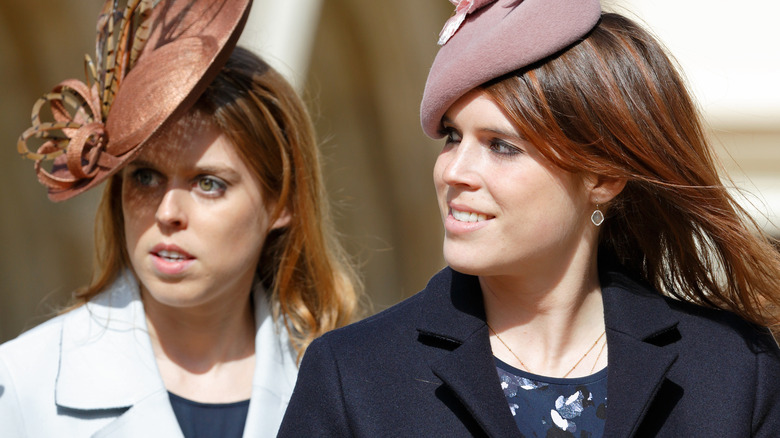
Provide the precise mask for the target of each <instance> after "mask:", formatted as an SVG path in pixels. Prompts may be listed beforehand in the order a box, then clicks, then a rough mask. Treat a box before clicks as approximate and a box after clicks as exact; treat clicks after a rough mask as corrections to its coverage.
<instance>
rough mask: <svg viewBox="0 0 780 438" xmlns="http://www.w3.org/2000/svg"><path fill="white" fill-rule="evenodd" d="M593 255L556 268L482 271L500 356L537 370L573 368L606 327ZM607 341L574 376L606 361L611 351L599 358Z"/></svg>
mask: <svg viewBox="0 0 780 438" xmlns="http://www.w3.org/2000/svg"><path fill="white" fill-rule="evenodd" d="M588 260H589V261H588V262H587V263H581V264H580V265H579V266H563V267H559V268H558V269H557V270H555V271H546V272H545V271H544V270H539V269H533V270H532V274H531V275H527V276H523V275H518V276H512V277H480V285H481V287H482V290H483V297H484V298H483V299H484V302H485V312H486V316H487V320H488V323H489V324H490V326H491V327H492V329H493V330H495V332H496V333H497V335H495V334H493V335H492V336H491V345H492V347H493V351H494V354H495V355H496V356H497V357H499V358H500V359H502V360H503V361H505V362H507V363H510V364H513V365H515V366H517V367H518V368H523V369H525V370H526V371H530V372H532V373H534V374H541V375H547V376H557V377H560V376H563V375H565V374H566V373H567V372H569V370H570V369H571V368H572V366H573V365H575V363H577V362H578V361H579V359H580V358H582V356H583V354H585V353H586V352H587V351H588V349H589V348H590V347H591V346H592V345H593V344H594V342H595V341H596V339H598V337H599V336H600V335H601V334H602V333H603V332H604V309H603V303H602V299H601V288H600V286H599V282H598V272H597V268H596V262H595V257H593V258H590V259H588ZM590 260H592V261H590ZM498 337H500V341H499V338H498ZM501 341H503V342H501ZM603 342H606V341H605V339H603V338H602V339H601V340H600V341H599V343H598V344H599V345H596V347H595V348H594V349H593V350H591V351H590V352H589V353H587V355H586V357H585V359H583V360H582V362H581V365H578V366H577V367H576V368H577V369H575V370H574V371H573V372H572V373H570V375H569V377H574V376H581V375H587V374H589V372H590V370H591V369H600V368H601V367H602V366H604V365H606V356H604V357H603V359H600V360H596V356H597V355H598V353H599V350H600V348H601V344H602V343H603ZM503 344H506V346H504V345H503ZM509 349H511V350H512V351H511V352H510V351H509ZM513 353H514V354H513ZM515 356H517V357H515ZM518 358H519V360H518ZM586 359H587V360H586ZM520 361H521V363H519V362H520ZM592 365H596V366H598V368H596V367H592Z"/></svg>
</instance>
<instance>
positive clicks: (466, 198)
mask: <svg viewBox="0 0 780 438" xmlns="http://www.w3.org/2000/svg"><path fill="white" fill-rule="evenodd" d="M443 126H444V128H445V130H446V131H447V143H446V144H445V146H444V148H443V149H442V151H441V153H440V154H439V157H438V159H437V160H436V165H435V166H434V171H433V179H434V184H435V186H436V194H437V197H438V201H439V208H440V210H441V214H442V217H443V220H444V230H445V236H444V258H445V260H446V261H447V263H448V264H449V265H450V266H452V267H453V268H454V269H456V270H458V271H461V272H464V273H468V274H472V275H480V276H494V275H518V274H521V273H524V272H525V273H531V274H534V273H539V274H541V273H542V272H543V271H542V270H549V269H550V268H551V267H552V266H555V264H558V265H561V266H562V265H565V264H566V263H568V262H569V261H571V260H572V258H573V257H574V256H575V254H576V253H577V252H578V251H583V250H584V246H583V244H584V241H585V239H586V238H591V239H592V238H593V236H594V235H595V234H594V230H592V229H591V230H587V228H586V227H587V226H590V227H593V225H592V224H591V223H590V220H589V217H590V214H591V213H592V210H593V205H592V204H591V203H590V202H589V200H588V195H587V191H586V189H585V184H584V182H583V179H582V178H580V177H577V176H575V175H573V174H571V173H568V172H565V171H563V170H561V169H560V168H557V167H555V166H553V165H552V164H551V163H550V162H549V161H548V160H546V159H545V158H544V157H543V156H542V155H541V154H540V153H539V151H538V150H537V149H536V148H535V147H534V146H533V145H532V144H530V143H529V142H527V141H525V140H524V139H523V138H522V137H521V135H520V133H519V131H518V130H517V129H516V127H515V126H514V125H513V124H512V122H510V120H509V119H508V118H507V117H506V116H505V115H504V113H503V111H502V110H501V109H500V107H498V106H497V105H496V104H495V103H494V102H493V101H492V100H491V99H489V98H488V97H487V95H486V94H484V92H482V91H479V90H475V91H472V92H470V93H469V94H466V95H465V96H463V97H462V98H461V99H460V100H458V101H457V102H456V103H455V104H454V105H453V106H452V107H450V109H449V110H448V111H447V113H446V114H445V115H444V118H443ZM591 243H592V242H591Z"/></svg>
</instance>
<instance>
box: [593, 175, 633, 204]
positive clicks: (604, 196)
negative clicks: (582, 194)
mask: <svg viewBox="0 0 780 438" xmlns="http://www.w3.org/2000/svg"><path fill="white" fill-rule="evenodd" d="M626 181H627V180H626V178H613V177H609V176H603V175H589V176H587V177H586V178H585V186H586V188H587V190H588V193H589V195H588V198H589V200H590V202H591V203H592V204H601V205H604V204H607V203H609V201H611V200H612V199H614V198H615V196H617V195H619V194H620V192H622V191H623V188H624V187H625V186H626Z"/></svg>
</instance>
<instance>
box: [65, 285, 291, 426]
mask: <svg viewBox="0 0 780 438" xmlns="http://www.w3.org/2000/svg"><path fill="white" fill-rule="evenodd" d="M253 297H254V302H255V321H256V324H257V328H256V333H255V372H254V378H253V384H252V398H251V400H250V403H249V414H248V416H247V423H246V427H245V429H244V436H256V435H259V436H273V435H275V434H276V431H277V429H278V427H279V424H280V423H281V420H282V415H283V413H284V409H285V408H286V406H287V403H288V402H289V399H290V395H291V394H292V390H293V387H294V385H295V379H296V376H297V372H298V370H297V366H296V361H295V353H294V351H292V349H291V347H290V343H289V339H288V337H287V331H286V330H284V329H283V328H281V329H280V327H279V326H278V325H277V324H276V323H275V321H274V318H273V316H272V313H271V309H270V306H269V304H268V300H267V298H266V294H265V292H264V290H263V289H262V287H261V286H258V287H256V288H255V290H254V291H253ZM55 402H56V404H57V405H58V406H59V407H61V408H64V409H69V410H78V411H82V412H85V413H88V412H92V413H93V414H94V415H107V414H109V413H110V412H116V413H117V414H121V415H119V417H118V418H117V419H116V420H114V421H113V422H111V423H109V424H108V426H106V427H105V428H104V429H102V430H101V431H100V432H99V433H98V434H97V435H96V436H103V435H101V434H109V433H111V432H117V431H121V432H122V434H124V435H126V436H171V437H176V436H181V431H180V429H179V426H178V422H177V420H176V417H175V415H174V413H173V409H172V408H171V405H170V401H169V399H168V393H167V391H166V389H165V385H164V384H163V382H162V378H161V376H160V372H159V370H158V368H157V362H156V361H155V359H154V353H153V350H152V345H151V340H150V339H149V334H148V329H147V325H146V315H145V313H144V308H143V303H142V301H141V298H140V293H139V289H138V282H137V280H136V279H135V276H134V275H133V274H132V273H131V272H130V271H129V270H128V271H125V272H123V273H122V274H121V275H120V276H119V278H118V279H117V280H116V281H115V282H114V284H112V285H111V286H110V287H109V288H108V289H107V290H106V291H105V292H103V293H101V294H99V295H98V296H96V297H95V298H94V299H93V300H91V301H90V302H88V303H87V304H85V305H84V306H82V307H81V308H78V309H75V310H73V311H71V312H69V313H68V314H66V315H65V318H64V320H63V326H62V334H61V340H60V364H59V372H58V376H57V382H56V386H55ZM150 418H154V419H155V420H154V421H150ZM144 428H150V429H149V431H151V432H152V433H145V432H147V430H145V429H144ZM161 431H166V433H162V434H161Z"/></svg>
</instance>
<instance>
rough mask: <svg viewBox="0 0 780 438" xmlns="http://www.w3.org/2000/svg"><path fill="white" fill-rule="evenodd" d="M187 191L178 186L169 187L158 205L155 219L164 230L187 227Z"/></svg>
mask: <svg viewBox="0 0 780 438" xmlns="http://www.w3.org/2000/svg"><path fill="white" fill-rule="evenodd" d="M186 203H187V200H186V192H185V191H184V190H180V189H177V188H171V189H168V190H167V191H166V192H165V194H164V195H163V197H162V199H161V200H160V205H158V206H157V212H156V214H155V219H156V220H157V223H158V224H159V225H160V227H161V228H163V230H166V229H167V230H171V231H173V230H178V229H184V228H187V214H186Z"/></svg>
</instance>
